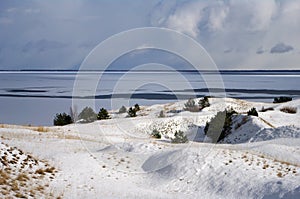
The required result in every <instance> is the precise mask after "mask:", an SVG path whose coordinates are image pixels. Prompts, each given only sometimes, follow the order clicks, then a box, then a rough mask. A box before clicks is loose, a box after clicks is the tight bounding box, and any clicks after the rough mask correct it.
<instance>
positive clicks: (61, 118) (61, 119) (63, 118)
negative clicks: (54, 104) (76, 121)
mask: <svg viewBox="0 0 300 199" xmlns="http://www.w3.org/2000/svg"><path fill="white" fill-rule="evenodd" d="M71 123H73V121H72V118H71V116H70V115H68V114H66V113H57V114H56V116H55V117H54V120H53V124H54V125H55V126H63V125H67V124H71Z"/></svg>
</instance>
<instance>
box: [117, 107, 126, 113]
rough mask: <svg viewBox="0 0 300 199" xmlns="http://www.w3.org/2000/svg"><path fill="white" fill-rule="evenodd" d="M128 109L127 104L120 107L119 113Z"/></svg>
mask: <svg viewBox="0 0 300 199" xmlns="http://www.w3.org/2000/svg"><path fill="white" fill-rule="evenodd" d="M126 111H127V109H126V107H125V106H122V107H121V108H120V109H119V113H120V114H121V113H126Z"/></svg>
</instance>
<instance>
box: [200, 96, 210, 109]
mask: <svg viewBox="0 0 300 199" xmlns="http://www.w3.org/2000/svg"><path fill="white" fill-rule="evenodd" d="M198 104H199V109H200V110H202V109H204V108H205V107H209V106H210V103H209V101H208V97H207V96H204V97H203V99H200V100H199V102H198Z"/></svg>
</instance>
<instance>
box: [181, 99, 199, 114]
mask: <svg viewBox="0 0 300 199" xmlns="http://www.w3.org/2000/svg"><path fill="white" fill-rule="evenodd" d="M183 110H185V111H190V112H198V111H199V106H197V105H196V103H195V100H193V99H188V101H187V102H186V103H185V104H184V108H183Z"/></svg>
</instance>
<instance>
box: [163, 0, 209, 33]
mask: <svg viewBox="0 0 300 199" xmlns="http://www.w3.org/2000/svg"><path fill="white" fill-rule="evenodd" d="M204 7H205V4H203V3H202V2H191V3H187V4H181V5H180V7H177V9H176V10H175V12H174V13H173V14H171V15H170V16H169V17H168V19H167V21H166V24H165V25H166V26H167V27H168V28H172V29H176V30H178V31H181V32H184V33H187V34H189V35H191V36H193V37H197V35H198V34H199V32H200V30H199V28H198V24H199V22H200V21H201V19H202V17H203V16H202V14H203V12H204V10H203V8H204Z"/></svg>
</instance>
